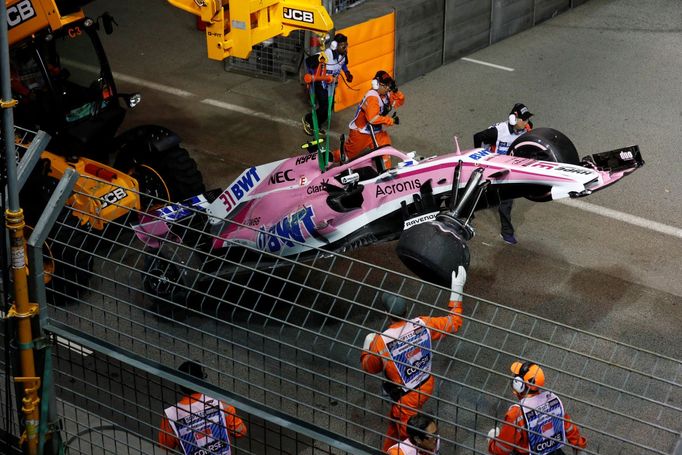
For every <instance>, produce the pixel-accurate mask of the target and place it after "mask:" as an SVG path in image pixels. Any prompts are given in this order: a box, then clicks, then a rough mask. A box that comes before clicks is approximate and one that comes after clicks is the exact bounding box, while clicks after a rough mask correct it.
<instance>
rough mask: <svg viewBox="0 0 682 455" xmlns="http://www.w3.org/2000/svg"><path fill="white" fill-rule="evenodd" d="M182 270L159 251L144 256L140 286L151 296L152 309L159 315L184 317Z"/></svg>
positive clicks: (185, 303) (184, 303) (184, 299)
mask: <svg viewBox="0 0 682 455" xmlns="http://www.w3.org/2000/svg"><path fill="white" fill-rule="evenodd" d="M183 281H184V280H183V272H182V270H181V268H180V267H179V266H178V264H174V263H173V262H172V261H171V260H170V259H169V258H167V257H166V255H165V254H164V253H162V252H160V251H158V252H156V253H155V254H147V255H145V257H144V273H143V274H142V287H143V288H144V290H145V291H146V292H147V293H148V294H149V295H150V296H151V300H152V302H153V305H154V307H153V310H154V311H155V312H156V313H158V314H159V315H160V316H165V317H172V318H173V319H184V317H185V316H186V305H187V297H188V291H187V289H186V288H185V286H184V285H183Z"/></svg>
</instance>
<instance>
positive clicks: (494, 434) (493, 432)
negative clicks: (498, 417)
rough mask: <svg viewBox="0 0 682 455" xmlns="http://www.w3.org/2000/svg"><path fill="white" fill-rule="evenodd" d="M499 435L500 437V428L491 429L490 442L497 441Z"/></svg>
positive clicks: (489, 433)
mask: <svg viewBox="0 0 682 455" xmlns="http://www.w3.org/2000/svg"><path fill="white" fill-rule="evenodd" d="M499 435H500V429H499V428H497V427H495V428H491V429H490V431H488V441H490V440H491V439H495V438H496V437H498V436H499Z"/></svg>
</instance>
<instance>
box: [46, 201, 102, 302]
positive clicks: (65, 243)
mask: <svg viewBox="0 0 682 455" xmlns="http://www.w3.org/2000/svg"><path fill="white" fill-rule="evenodd" d="M87 229H88V228H87V227H83V226H81V225H80V219H79V218H77V217H76V216H74V215H73V214H72V213H71V211H70V210H67V209H65V210H63V211H62V213H61V214H60V215H59V220H58V221H57V223H56V224H55V226H54V228H53V233H52V234H51V235H50V238H51V239H52V241H51V242H50V243H49V244H48V245H47V254H48V255H49V256H50V259H51V260H52V262H53V266H52V268H53V273H52V276H51V277H50V279H49V281H48V283H47V287H48V289H51V292H48V293H47V299H48V302H50V303H52V304H55V305H63V304H65V303H68V302H72V301H74V300H78V299H79V298H80V297H81V296H82V295H83V294H85V293H86V292H88V289H89V285H90V279H91V278H92V270H93V256H92V251H93V250H94V241H93V238H91V237H90V235H89V233H88V231H87Z"/></svg>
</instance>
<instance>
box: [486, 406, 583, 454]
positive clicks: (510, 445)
mask: <svg viewBox="0 0 682 455" xmlns="http://www.w3.org/2000/svg"><path fill="white" fill-rule="evenodd" d="M504 422H505V423H504V425H502V428H501V429H500V434H499V436H497V438H495V439H490V440H489V441H488V452H489V453H491V454H494V455H511V454H527V453H528V449H526V447H529V445H528V432H527V431H526V430H525V429H524V428H523V427H524V425H525V418H524V417H523V412H522V411H521V407H520V406H518V405H513V406H511V407H510V408H509V409H508V410H507V413H506V414H505V416H504ZM517 427H519V428H517ZM564 431H565V432H566V440H567V441H568V443H569V444H571V445H572V446H575V447H580V448H584V447H585V446H586V445H587V441H586V440H585V438H584V437H582V436H581V435H580V430H579V429H578V427H577V426H575V425H574V424H573V422H571V417H570V416H569V415H568V414H565V415H564Z"/></svg>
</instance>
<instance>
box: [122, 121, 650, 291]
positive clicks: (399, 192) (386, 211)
mask: <svg viewBox="0 0 682 455" xmlns="http://www.w3.org/2000/svg"><path fill="white" fill-rule="evenodd" d="M321 153H322V152H319V153H318V152H313V153H308V154H306V155H301V156H294V157H291V158H286V159H283V160H279V161H276V162H272V163H268V164H262V165H259V166H254V167H251V168H249V169H247V170H245V171H244V172H243V173H242V174H241V175H240V176H239V177H238V178H237V179H235V180H234V181H233V182H232V183H231V184H230V185H228V187H227V188H225V189H224V190H222V191H221V190H214V191H210V192H207V193H204V194H201V195H199V196H196V197H193V198H190V199H188V200H187V201H185V202H183V203H181V204H172V205H168V206H165V207H162V208H160V209H157V210H155V211H152V212H150V213H146V214H144V215H143V216H142V217H141V219H140V223H139V224H138V225H136V226H135V227H134V229H135V232H136V235H137V237H138V238H139V239H140V240H141V241H142V242H143V243H144V244H145V251H147V252H148V254H147V256H146V259H145V270H144V273H143V277H142V281H143V285H144V288H145V290H146V291H147V292H149V293H150V294H151V295H153V296H154V297H155V299H157V300H159V299H160V300H162V301H171V302H177V301H178V300H181V299H184V298H186V297H187V295H188V293H190V292H191V291H192V290H193V289H194V288H195V287H196V286H197V283H199V282H201V281H206V280H209V281H210V280H214V279H216V278H218V277H220V276H225V275H227V274H231V275H234V273H235V268H239V267H245V266H247V265H248V264H250V267H255V268H257V269H259V270H260V269H263V268H267V267H271V266H273V265H274V264H276V263H277V262H278V259H279V258H281V257H293V256H295V259H296V260H299V261H300V260H305V259H306V258H312V257H314V256H315V255H317V254H319V252H320V249H321V250H323V251H333V252H345V251H349V250H351V249H353V248H358V247H361V246H364V245H368V244H373V243H377V242H384V241H389V240H395V239H398V238H400V240H399V242H398V244H397V254H398V256H399V257H400V259H401V260H402V261H403V263H404V264H405V265H406V266H407V267H408V268H409V269H410V270H411V271H412V272H414V273H415V274H416V275H418V276H419V277H421V278H423V279H427V280H429V281H431V282H435V283H437V284H441V285H446V286H447V285H448V284H449V283H450V271H452V270H456V269H457V267H458V266H459V265H464V266H465V267H467V266H468V265H469V250H468V247H467V244H466V242H467V241H468V240H469V239H471V237H473V235H474V230H473V228H472V227H471V224H470V221H471V218H472V214H473V212H474V211H475V210H479V209H483V208H488V207H494V206H497V205H499V203H500V201H502V200H506V199H514V198H521V197H525V198H528V199H530V200H533V201H538V202H543V201H551V200H556V199H562V198H579V197H584V196H588V195H589V194H591V193H592V192H594V191H597V190H601V189H603V188H605V187H607V186H609V185H611V184H613V183H615V182H617V181H618V180H620V179H621V178H623V177H624V176H626V175H628V174H630V173H631V172H633V171H635V170H636V169H638V168H639V167H641V166H642V165H643V164H644V161H643V160H642V157H641V153H640V151H639V147H638V146H636V145H635V146H628V147H623V148H619V149H616V150H612V151H608V152H604V153H597V154H593V155H589V156H586V157H584V158H582V159H580V158H579V156H578V152H577V151H576V149H575V146H574V145H573V143H572V142H571V141H570V140H569V139H568V138H567V137H566V136H565V135H564V134H562V133H561V132H559V131H557V130H554V129H550V128H537V129H535V130H534V131H532V132H529V133H526V134H524V135H523V136H521V137H519V138H518V139H517V140H516V141H515V142H514V144H512V146H511V148H510V154H509V155H500V154H496V153H494V152H491V151H490V150H488V149H482V148H478V149H471V150H464V151H462V150H459V147H457V150H455V151H454V152H452V153H448V154H444V155H440V156H432V157H429V158H425V159H417V158H416V157H415V154H414V153H413V152H411V153H409V154H405V153H403V152H401V151H398V150H396V149H395V148H392V147H382V148H379V149H376V150H374V151H371V152H370V153H368V154H366V155H364V156H361V157H359V158H356V159H354V160H353V161H349V162H347V161H346V160H344V157H343V156H342V160H341V163H338V165H335V166H334V167H323V166H318V163H317V161H318V156H317V155H319V154H321ZM387 157H390V162H391V163H392V167H391V168H390V169H385V168H384V166H385V163H386V162H387V159H386V158H387ZM320 161H321V162H324V160H320ZM321 168H323V169H324V170H321ZM279 262H281V261H279ZM227 263H229V264H232V266H231V267H228V266H226V264H227Z"/></svg>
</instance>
